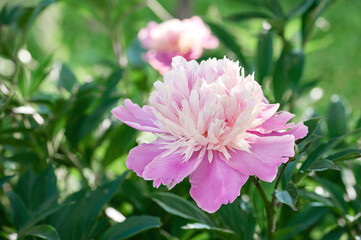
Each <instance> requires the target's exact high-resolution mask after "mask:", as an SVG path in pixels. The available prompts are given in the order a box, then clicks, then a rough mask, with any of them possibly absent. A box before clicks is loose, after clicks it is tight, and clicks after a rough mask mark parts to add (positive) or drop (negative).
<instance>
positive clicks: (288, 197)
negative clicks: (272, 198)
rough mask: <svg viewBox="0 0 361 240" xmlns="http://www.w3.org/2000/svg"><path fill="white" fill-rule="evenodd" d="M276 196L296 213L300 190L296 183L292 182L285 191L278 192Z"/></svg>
mask: <svg viewBox="0 0 361 240" xmlns="http://www.w3.org/2000/svg"><path fill="white" fill-rule="evenodd" d="M275 194H276V197H277V199H278V201H280V202H281V203H284V204H287V205H288V206H290V207H291V208H292V209H293V210H295V211H296V210H297V207H296V203H297V200H298V189H297V187H296V185H295V184H294V183H292V182H291V183H289V184H287V187H286V189H285V190H283V191H280V190H276V191H275Z"/></svg>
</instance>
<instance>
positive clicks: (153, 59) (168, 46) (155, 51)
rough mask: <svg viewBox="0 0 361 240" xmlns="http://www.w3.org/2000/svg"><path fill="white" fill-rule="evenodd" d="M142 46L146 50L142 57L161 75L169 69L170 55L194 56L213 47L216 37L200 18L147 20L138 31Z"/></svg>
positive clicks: (198, 55)
mask: <svg viewBox="0 0 361 240" xmlns="http://www.w3.org/2000/svg"><path fill="white" fill-rule="evenodd" d="M138 39H139V40H140V42H141V44H142V46H143V47H144V48H146V49H148V51H147V52H146V54H145V55H144V57H145V59H146V60H147V61H148V62H149V63H150V65H152V67H153V68H155V69H156V70H158V71H159V72H160V73H161V74H164V73H166V72H167V71H169V70H170V69H171V62H172V58H173V57H175V56H183V57H184V58H185V59H186V60H193V59H198V58H199V57H200V56H201V55H202V53H203V49H214V48H216V47H217V46H218V44H219V43H218V39H217V38H216V37H215V36H213V35H212V33H211V31H210V30H209V28H208V27H207V26H206V25H205V24H204V22H203V21H202V19H201V18H199V17H197V16H194V17H191V18H189V19H183V20H179V19H171V20H168V21H165V22H163V23H160V24H158V23H156V22H149V23H148V25H147V27H146V28H143V29H141V30H140V32H139V34H138Z"/></svg>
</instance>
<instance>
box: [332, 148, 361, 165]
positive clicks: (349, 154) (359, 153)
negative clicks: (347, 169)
mask: <svg viewBox="0 0 361 240" xmlns="http://www.w3.org/2000/svg"><path fill="white" fill-rule="evenodd" d="M326 158H327V159H329V160H330V161H333V162H339V161H345V160H351V159H356V158H361V149H348V150H343V151H341V152H338V153H334V154H332V155H329V156H327V157H326Z"/></svg>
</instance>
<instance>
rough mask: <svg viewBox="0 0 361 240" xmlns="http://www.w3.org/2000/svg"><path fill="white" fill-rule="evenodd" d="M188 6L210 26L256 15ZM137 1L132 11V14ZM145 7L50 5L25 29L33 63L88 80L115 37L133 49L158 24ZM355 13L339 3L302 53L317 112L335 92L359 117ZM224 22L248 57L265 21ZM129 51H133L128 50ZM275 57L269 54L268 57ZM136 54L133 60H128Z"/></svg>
mask: <svg viewBox="0 0 361 240" xmlns="http://www.w3.org/2000/svg"><path fill="white" fill-rule="evenodd" d="M7 2H12V3H13V4H14V3H16V2H21V1H13V0H11V1H6V0H2V2H1V3H0V7H1V5H4V4H6V3H7ZM22 2H23V3H24V1H22ZM32 2H34V3H36V1H26V4H28V5H31V4H32ZM159 2H160V4H162V5H163V6H164V8H165V9H166V10H167V11H168V12H169V13H171V14H172V15H173V16H177V15H179V14H180V13H179V12H180V10H179V9H181V8H180V7H179V6H180V4H181V2H182V1H167V0H163V1H159ZM189 2H190V3H189V10H188V11H187V13H186V15H187V16H193V15H200V16H202V17H203V18H205V19H207V20H212V21H221V22H223V19H224V18H225V17H227V16H229V15H231V14H232V13H237V12H240V11H249V10H251V11H257V10H259V7H258V6H257V5H256V4H249V3H247V1H227V2H226V3H223V2H220V1H213V0H198V1H196V0H194V1H189ZM255 2H257V1H255ZM298 2H300V1H296V0H291V1H281V4H282V5H283V7H284V8H285V9H288V8H291V6H294V5H296V4H297V3H298ZM137 4H138V6H137V7H136V8H135V9H132V7H133V6H134V5H137ZM107 5H108V6H107ZM145 5H146V4H144V3H142V2H141V1H131V2H130V1H59V2H57V3H56V4H53V5H51V6H49V7H48V8H47V9H46V10H45V11H44V12H43V13H41V15H40V17H39V18H37V19H36V21H35V24H34V26H33V27H32V28H31V29H30V30H29V34H30V37H29V38H28V39H27V40H26V41H27V42H26V48H27V50H28V51H29V52H30V54H31V55H32V57H33V58H34V59H36V60H41V59H42V58H44V57H45V56H48V55H49V54H52V55H53V60H55V61H61V62H65V63H67V64H69V65H71V68H72V70H73V72H74V73H75V75H76V76H77V77H78V79H79V80H81V81H84V80H85V79H86V77H87V76H93V75H98V74H102V73H103V72H106V67H105V66H104V65H105V63H106V62H108V63H115V62H116V58H115V55H114V52H113V49H112V41H114V38H118V39H117V41H120V42H121V44H122V45H123V47H124V48H125V49H129V47H130V46H132V45H134V44H136V43H135V41H136V36H137V33H138V31H139V30H140V29H141V28H142V27H145V26H146V23H147V22H148V21H157V22H160V21H161V19H159V17H158V16H156V15H155V14H154V13H153V12H152V11H151V10H150V9H149V8H148V7H146V6H145ZM360 9H361V2H360V1H359V0H338V1H335V3H333V5H332V6H331V7H330V8H329V9H327V11H326V12H325V13H324V14H323V15H322V17H320V18H319V19H318V20H317V21H316V23H315V25H316V29H315V31H314V35H313V38H312V40H311V41H310V42H309V44H308V45H307V47H306V49H305V52H306V54H307V57H306V60H305V70H304V74H303V81H308V80H313V79H319V80H320V84H319V86H318V87H319V88H321V89H322V90H323V95H322V98H321V99H320V100H318V101H317V102H313V103H311V105H308V106H307V107H315V108H316V109H318V110H320V111H321V112H322V113H324V111H325V108H326V106H327V105H328V103H329V100H330V97H331V96H332V95H334V94H337V95H340V96H342V98H343V99H344V100H346V102H347V104H350V106H352V107H353V110H354V111H357V112H358V113H357V114H360V113H359V111H360V108H359V106H358V105H359V92H360V91H361V84H360V77H361V68H360V63H361V54H360V52H361V44H360V38H361V15H360ZM124 16H126V17H124ZM116 17H119V18H122V17H123V18H125V19H124V21H123V22H122V23H120V24H114V23H113V25H112V23H107V22H106V21H109V22H111V21H113V20H112V18H113V19H114V18H116ZM225 21H226V22H223V23H224V24H225V25H227V27H228V28H229V29H230V32H231V33H232V34H233V35H234V36H235V37H236V40H237V42H238V43H239V44H240V46H242V49H243V53H244V55H245V56H246V57H248V58H251V59H252V58H254V57H255V55H256V45H257V37H258V32H259V31H260V29H261V27H262V22H263V20H259V19H255V20H252V21H247V22H242V23H233V22H230V21H228V22H227V20H225ZM300 24H301V23H300V20H299V19H294V20H292V21H290V22H289V23H288V24H287V27H286V31H287V32H286V35H287V36H289V37H290V38H291V39H292V38H293V39H294V40H295V41H297V40H296V39H297V37H298V36H297V34H299V33H298V28H299V25H300ZM109 25H112V26H109ZM110 35H116V37H110ZM110 38H113V39H110ZM276 48H277V47H276ZM278 48H280V47H278ZM128 54H130V55H132V54H133V55H134V54H138V53H137V52H135V53H132V52H130V53H129V52H128ZM222 54H223V52H218V54H215V55H216V56H217V55H218V56H220V55H222ZM278 54H279V53H278ZM278 54H277V53H275V56H274V58H276V57H277V55H278ZM207 56H208V55H207ZM209 56H211V55H210V54H209ZM136 57H138V56H135V57H133V58H136ZM231 57H232V56H231ZM134 61H139V59H134ZM251 61H252V60H251ZM316 96H317V94H316ZM305 107H306V106H305Z"/></svg>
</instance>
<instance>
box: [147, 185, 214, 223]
mask: <svg viewBox="0 0 361 240" xmlns="http://www.w3.org/2000/svg"><path fill="white" fill-rule="evenodd" d="M150 197H151V199H152V200H153V201H155V202H156V203H157V204H158V205H159V206H160V207H161V208H163V209H164V210H165V211H167V212H169V213H171V214H173V215H176V216H179V217H183V218H186V219H191V220H195V221H199V222H201V223H205V224H208V225H210V226H213V225H214V223H213V221H212V220H211V218H210V217H209V216H208V215H207V214H205V213H204V212H203V211H202V210H200V209H199V208H198V207H196V206H194V205H193V204H191V203H190V202H188V201H187V200H185V199H184V198H181V197H179V196H177V195H175V194H173V193H166V192H159V193H153V194H151V196H150Z"/></svg>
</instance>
